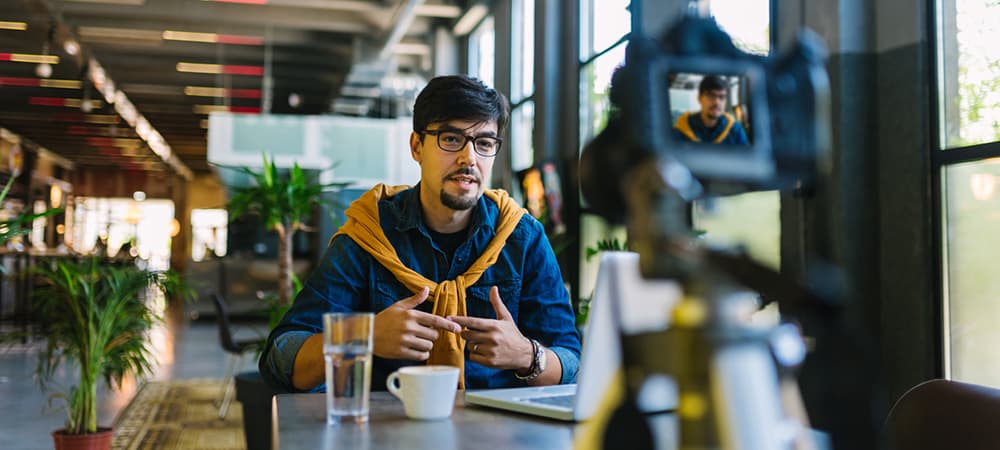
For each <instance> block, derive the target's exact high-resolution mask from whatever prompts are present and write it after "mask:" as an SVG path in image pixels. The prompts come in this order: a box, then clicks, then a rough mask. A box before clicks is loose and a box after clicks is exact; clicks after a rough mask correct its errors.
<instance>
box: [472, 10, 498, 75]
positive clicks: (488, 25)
mask: <svg viewBox="0 0 1000 450" xmlns="http://www.w3.org/2000/svg"><path fill="white" fill-rule="evenodd" d="M493 39H494V30H493V17H487V18H486V19H485V20H483V23H481V24H479V26H478V27H476V29H475V30H473V31H472V34H471V35H470V36H469V75H471V76H473V77H475V78H479V79H480V80H481V81H482V82H483V83H484V84H486V85H487V86H493V73H494V72H493V65H494V63H495V61H496V50H495V48H496V47H495V46H494V41H493Z"/></svg>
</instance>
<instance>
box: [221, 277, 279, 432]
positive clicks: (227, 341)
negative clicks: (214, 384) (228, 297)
mask: <svg viewBox="0 0 1000 450" xmlns="http://www.w3.org/2000/svg"><path fill="white" fill-rule="evenodd" d="M212 301H213V302H214V303H215V316H216V321H217V322H218V323H219V341H220V343H221V344H222V349H223V350H225V351H226V353H229V365H228V367H227V368H226V376H225V378H223V382H222V383H223V384H222V388H221V392H220V396H221V397H222V400H221V403H220V404H219V418H220V419H225V418H226V413H228V412H229V404H230V403H231V402H232V400H233V388H234V381H233V380H234V378H233V377H234V375H235V374H234V373H233V372H234V371H235V370H236V368H237V367H240V365H241V364H242V363H243V357H244V356H245V355H246V354H247V353H248V352H256V351H257V350H258V349H261V348H263V347H264V343H265V342H266V339H262V338H253V339H240V340H236V339H233V333H232V331H231V330H230V328H229V307H228V306H226V301H225V300H224V299H223V298H222V296H221V295H219V294H217V293H216V294H212Z"/></svg>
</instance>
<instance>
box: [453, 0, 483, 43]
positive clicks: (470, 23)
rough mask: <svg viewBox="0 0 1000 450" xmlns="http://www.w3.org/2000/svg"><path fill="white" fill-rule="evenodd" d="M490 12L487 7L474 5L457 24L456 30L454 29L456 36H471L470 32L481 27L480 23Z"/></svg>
mask: <svg viewBox="0 0 1000 450" xmlns="http://www.w3.org/2000/svg"><path fill="white" fill-rule="evenodd" d="M488 12H489V9H487V8H486V5H483V4H479V3H477V4H475V5H472V7H470V8H469V9H467V10H466V11H465V14H463V15H462V18H461V19H458V22H456V23H455V28H453V29H452V31H453V32H454V33H455V36H465V35H466V34H469V32H470V31H472V29H473V28H475V26H476V25H479V22H481V21H482V20H483V18H484V17H486V14H487V13H488Z"/></svg>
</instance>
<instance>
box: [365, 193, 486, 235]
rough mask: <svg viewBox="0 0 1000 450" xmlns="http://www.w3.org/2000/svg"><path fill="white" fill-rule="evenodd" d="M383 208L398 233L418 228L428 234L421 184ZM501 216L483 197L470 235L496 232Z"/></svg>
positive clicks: (385, 204)
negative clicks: (421, 201) (421, 200)
mask: <svg viewBox="0 0 1000 450" xmlns="http://www.w3.org/2000/svg"><path fill="white" fill-rule="evenodd" d="M383 206H384V207H387V209H388V211H386V210H383V209H382V207H380V208H379V209H380V210H381V211H382V213H381V217H383V218H387V217H391V218H392V220H394V221H395V222H396V223H395V229H396V230H397V231H408V230H412V229H414V228H417V229H419V230H420V231H421V232H423V233H424V234H427V226H426V224H425V223H424V213H423V207H422V206H420V183H417V184H416V185H414V186H413V187H411V188H409V189H407V190H405V191H403V192H400V193H399V194H396V196H394V197H393V198H391V199H389V200H388V201H385V202H384V203H383ZM385 212H390V214H389V215H388V216H387V215H386V214H384V213H385ZM499 214H500V209H499V208H498V207H497V205H496V203H494V202H493V201H492V200H489V199H487V198H486V196H485V195H481V196H480V197H479V201H478V202H477V203H476V206H475V207H474V210H473V211H472V221H471V222H470V224H469V225H470V230H469V235H470V236H471V235H474V234H476V233H478V232H479V231H480V230H481V229H484V228H485V229H486V230H488V231H493V230H495V228H496V221H497V217H498V216H499ZM383 225H392V224H383Z"/></svg>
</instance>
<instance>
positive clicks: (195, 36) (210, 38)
mask: <svg viewBox="0 0 1000 450" xmlns="http://www.w3.org/2000/svg"><path fill="white" fill-rule="evenodd" d="M162 36H163V39H166V40H168V41H185V42H205V43H215V42H216V38H217V35H216V34H215V33H191V32H187V31H173V30H167V31H164V32H163V35H162Z"/></svg>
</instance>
